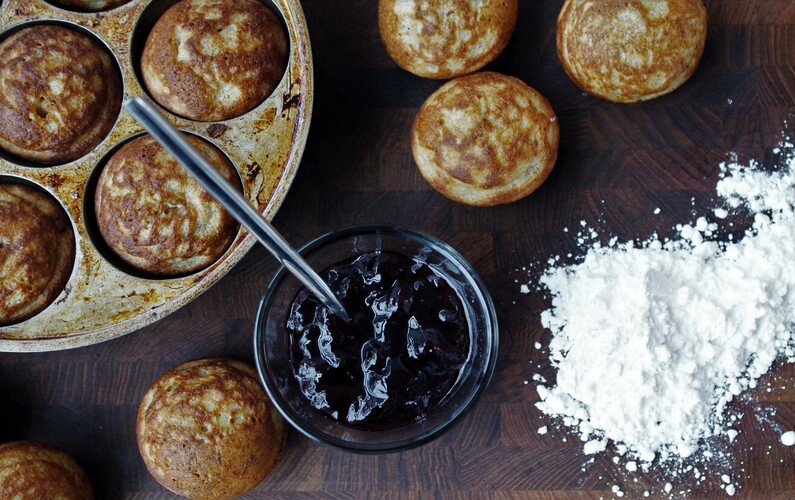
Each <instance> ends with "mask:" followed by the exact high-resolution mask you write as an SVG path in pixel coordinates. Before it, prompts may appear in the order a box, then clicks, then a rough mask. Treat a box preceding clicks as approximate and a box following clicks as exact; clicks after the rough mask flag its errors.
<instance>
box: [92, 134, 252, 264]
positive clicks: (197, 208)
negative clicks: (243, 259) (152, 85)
mask: <svg viewBox="0 0 795 500" xmlns="http://www.w3.org/2000/svg"><path fill="white" fill-rule="evenodd" d="M185 138H186V139H187V141H188V142H189V143H190V144H191V145H192V146H193V147H194V148H196V149H197V150H198V151H199V153H201V154H202V155H203V156H204V157H205V158H206V159H207V160H208V161H209V162H210V164H211V165H213V166H214V167H216V168H217V169H218V171H219V172H220V173H221V175H222V176H223V177H224V178H226V179H227V180H228V181H230V182H231V183H232V184H233V185H234V186H235V187H236V188H237V189H238V190H241V189H242V188H241V186H240V178H239V176H238V175H237V171H236V170H235V167H234V165H233V164H232V162H231V161H229V159H228V158H227V157H226V156H225V155H224V154H223V153H222V152H221V151H220V150H219V149H218V148H217V147H215V146H214V145H213V144H211V143H210V142H208V141H206V140H204V139H201V138H199V137H197V136H194V135H190V134H185ZM94 211H95V213H96V221H97V225H98V227H99V231H100V234H101V235H102V238H103V240H104V241H105V243H106V244H107V245H108V247H109V248H110V250H111V251H112V252H113V253H114V254H115V255H116V256H117V257H118V258H120V259H121V260H122V261H123V262H124V263H125V264H127V265H129V266H131V267H133V268H134V269H136V270H138V271H142V272H144V273H147V274H150V275H155V276H161V277H173V276H181V275H185V274H188V273H192V272H196V271H198V270H200V269H203V268H205V267H207V266H208V265H210V264H212V263H213V262H215V261H217V260H218V259H219V258H220V257H221V256H222V255H223V254H224V252H226V250H227V249H228V248H229V246H230V245H231V243H232V241H233V240H234V238H235V236H236V235H237V232H238V228H239V225H238V223H237V221H236V220H235V219H234V218H233V217H232V216H231V215H229V213H228V212H227V211H226V210H225V209H224V208H223V206H222V205H221V204H220V203H218V202H217V201H216V200H215V199H214V198H213V197H212V196H211V195H210V194H209V193H207V191H205V190H204V188H203V187H201V185H200V184H199V183H198V181H196V179H195V178H194V177H193V176H192V175H191V174H189V173H188V172H187V171H186V170H185V169H184V168H182V167H181V166H180V165H179V164H178V163H177V161H176V160H175V159H174V158H173V157H172V156H171V155H170V154H169V153H168V152H167V151H166V150H165V149H163V147H162V146H160V144H159V143H158V142H157V141H155V139H154V138H153V137H152V136H150V135H141V136H138V137H135V138H134V139H132V140H130V141H128V142H126V143H125V144H124V145H122V146H121V147H120V148H119V149H118V150H117V151H116V152H114V153H113V154H112V156H111V157H110V158H109V159H108V161H107V163H106V164H105V166H104V168H103V169H102V172H101V174H100V176H99V179H98V181H97V188H96V191H95V195H94Z"/></svg>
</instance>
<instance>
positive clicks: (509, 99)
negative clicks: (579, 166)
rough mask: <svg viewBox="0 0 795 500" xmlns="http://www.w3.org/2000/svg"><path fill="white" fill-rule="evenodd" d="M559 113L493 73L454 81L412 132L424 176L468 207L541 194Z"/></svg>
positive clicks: (535, 95)
mask: <svg viewBox="0 0 795 500" xmlns="http://www.w3.org/2000/svg"><path fill="white" fill-rule="evenodd" d="M559 137H560V132H559V128H558V122H557V119H556V117H555V113H554V110H553V109H552V107H551V106H550V104H549V102H548V101H547V100H546V99H545V98H544V96H542V95H541V94H540V93H538V92H537V91H536V90H535V89H533V88H531V87H529V86H527V85H526V84H525V83H524V82H522V81H521V80H518V79H516V78H513V77H510V76H506V75H502V74H500V73H493V72H481V73H474V74H472V75H468V76H462V77H459V78H456V79H453V80H450V81H449V82H447V83H446V84H444V85H443V86H442V87H440V88H439V90H437V91H436V92H434V93H433V94H432V95H431V96H430V97H428V99H427V100H426V101H425V102H424V103H423V105H422V106H421V107H420V110H419V112H418V113H417V117H416V118H415V120H414V126H413V127H412V132H411V148H412V152H413V154H414V160H415V162H416V163H417V167H418V168H419V170H420V173H422V175H423V177H425V179H426V180H427V181H428V182H429V183H430V184H431V186H433V187H434V188H435V189H436V190H437V191H439V192H440V193H442V194H443V195H445V196H447V197H448V198H450V199H453V200H456V201H459V202H461V203H466V204H469V205H480V206H485V205H497V204H502V203H509V202H512V201H516V200H518V199H520V198H522V197H524V196H527V195H528V194H530V193H531V192H533V191H534V190H535V189H537V188H538V187H539V186H540V185H541V184H542V183H543V182H544V180H546V178H547V176H549V174H550V172H551V171H552V167H553V166H554V164H555V160H556V159H557V151H558V141H559Z"/></svg>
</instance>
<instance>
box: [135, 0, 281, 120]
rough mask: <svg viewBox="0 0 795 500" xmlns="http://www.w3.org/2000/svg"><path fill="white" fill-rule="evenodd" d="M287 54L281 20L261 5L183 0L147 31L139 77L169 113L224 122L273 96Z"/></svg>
mask: <svg viewBox="0 0 795 500" xmlns="http://www.w3.org/2000/svg"><path fill="white" fill-rule="evenodd" d="M288 51H289V41H288V39H287V33H286V31H285V29H284V27H283V26H282V24H281V22H280V21H279V18H278V17H277V16H276V14H274V12H273V11H272V10H271V9H270V8H269V7H267V6H265V4H263V3H262V2H260V1H259V0H203V1H198V0H182V1H180V2H178V3H177V4H175V5H173V6H172V7H171V8H169V9H168V10H167V11H166V12H165V13H164V14H163V15H162V16H160V18H159V19H158V20H157V22H156V23H155V25H154V26H153V27H152V30H151V32H150V33H149V35H148V37H147V39H146V42H145V44H144V48H143V53H142V54H141V74H142V76H143V80H144V84H145V87H146V90H147V91H148V92H149V94H150V95H151V96H152V98H153V99H154V100H155V101H157V102H158V103H159V104H160V105H161V106H163V107H164V108H166V109H167V110H169V111H171V112H172V113H174V114H176V115H179V116H182V117H185V118H188V119H191V120H197V121H205V122H206V121H219V120H228V119H231V118H235V117H237V116H240V115H243V114H245V113H247V112H248V111H251V110H252V109H254V108H255V107H257V106H258V105H259V104H260V103H261V102H262V101H264V100H265V99H266V98H267V97H268V96H269V95H270V94H271V92H273V90H274V89H275V88H276V85H278V83H279V81H280V80H281V78H282V76H283V75H284V71H285V69H286V67H287V57H288Z"/></svg>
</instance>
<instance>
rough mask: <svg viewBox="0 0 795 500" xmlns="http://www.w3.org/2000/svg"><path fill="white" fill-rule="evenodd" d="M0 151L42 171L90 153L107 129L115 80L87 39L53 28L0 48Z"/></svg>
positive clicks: (109, 62)
mask: <svg viewBox="0 0 795 500" xmlns="http://www.w3.org/2000/svg"><path fill="white" fill-rule="evenodd" d="M0 89H2V92H0V149H3V150H5V151H6V152H7V153H10V154H11V155H14V156H17V157H19V158H22V159H24V160H30V161H33V162H37V163H42V164H47V165H50V164H59V163H66V162H69V161H72V160H75V159H77V158H80V157H81V156H83V155H85V154H87V153H89V152H91V151H92V150H93V149H94V148H95V147H96V146H97V145H98V144H99V143H100V142H101V141H102V139H104V138H105V136H106V135H107V134H108V132H110V129H111V128H112V127H113V125H114V123H115V121H116V117H117V116H118V113H119V109H120V107H121V97H122V86H121V78H120V76H119V73H118V70H117V68H116V65H115V62H114V61H113V59H112V57H111V56H110V55H109V54H108V52H107V51H106V50H105V49H104V48H103V47H102V46H100V45H99V43H98V42H96V41H95V40H94V39H93V38H91V37H90V36H88V35H86V34H84V33H81V32H79V31H77V30H74V29H70V28H65V27H63V26H57V25H47V24H39V25H35V26H30V27H27V28H23V29H21V30H19V31H17V32H16V33H14V34H12V35H11V36H10V37H8V38H7V39H5V40H4V41H3V42H0Z"/></svg>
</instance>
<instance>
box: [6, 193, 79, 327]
mask: <svg viewBox="0 0 795 500" xmlns="http://www.w3.org/2000/svg"><path fill="white" fill-rule="evenodd" d="M74 259H75V241H74V234H73V232H72V226H71V225H70V224H69V220H68V219H67V217H66V214H65V213H64V211H63V209H62V208H61V206H60V205H59V204H58V203H57V202H56V201H55V200H54V199H53V198H52V197H51V196H49V195H47V194H45V193H42V192H40V191H39V190H37V189H34V188H31V187H28V186H23V185H18V184H0V324H9V323H18V322H20V321H23V320H25V319H28V318H30V317H31V316H34V315H36V314H37V313H39V312H41V311H42V310H43V309H44V308H45V307H47V306H48V305H49V304H50V303H51V302H52V301H53V300H54V299H55V298H56V297H57V296H58V295H59V294H60V293H61V291H62V290H63V288H64V286H65V285H66V282H67V281H68V280H69V276H70V275H71V273H72V267H73V266H74Z"/></svg>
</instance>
